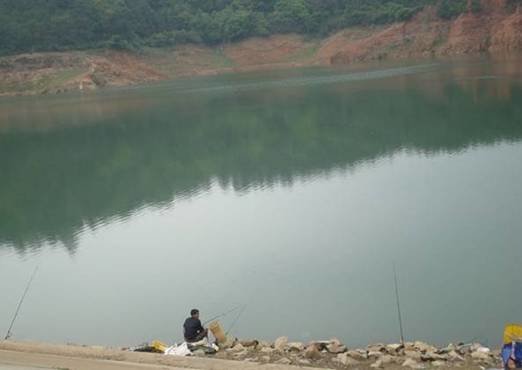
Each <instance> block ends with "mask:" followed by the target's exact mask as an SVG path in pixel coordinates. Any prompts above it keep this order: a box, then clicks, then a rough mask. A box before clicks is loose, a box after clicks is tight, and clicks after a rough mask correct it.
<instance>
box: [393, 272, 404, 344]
mask: <svg viewBox="0 0 522 370" xmlns="http://www.w3.org/2000/svg"><path fill="white" fill-rule="evenodd" d="M393 277H394V280H395V300H396V302H397V316H398V317H399V329H400V332H401V344H402V345H404V330H403V328H402V313H401V301H400V298H399V282H398V279H397V268H396V267H395V263H394V264H393Z"/></svg>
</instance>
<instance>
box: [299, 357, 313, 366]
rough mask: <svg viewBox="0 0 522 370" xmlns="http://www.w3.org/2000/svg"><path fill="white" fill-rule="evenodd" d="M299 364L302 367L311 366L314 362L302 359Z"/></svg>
mask: <svg viewBox="0 0 522 370" xmlns="http://www.w3.org/2000/svg"><path fill="white" fill-rule="evenodd" d="M298 362H299V364H300V365H311V364H312V362H311V361H310V360H307V359H304V358H302V359H300V360H299V361H298Z"/></svg>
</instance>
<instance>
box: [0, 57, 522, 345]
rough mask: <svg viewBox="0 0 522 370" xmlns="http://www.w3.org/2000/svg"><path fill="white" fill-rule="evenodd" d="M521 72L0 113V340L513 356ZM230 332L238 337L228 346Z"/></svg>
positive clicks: (381, 79)
mask: <svg viewBox="0 0 522 370" xmlns="http://www.w3.org/2000/svg"><path fill="white" fill-rule="evenodd" d="M521 163H522V60H521V59H517V58H513V59H508V60H488V59H475V60H467V61H454V62H448V61H445V62H438V61H434V62H422V63H412V64H410V65H401V66H391V65H389V66H383V65H375V66H372V67H368V68H367V69H365V70H363V69H357V68H352V69H349V70H348V69H302V70H293V71H280V72H270V73H269V72H263V73H253V74H240V75H225V76H219V77H206V78H196V79H187V80H178V81H174V82H169V83H163V84H159V85H152V86H145V87H139V88H127V89H114V90H108V91H104V92H99V93H87V94H83V95H75V94H71V95H61V96H53V97H24V98H21V97H20V98H2V99H0V294H1V299H0V335H2V337H3V336H4V335H5V334H4V333H5V331H6V330H7V327H8V325H9V321H10V319H11V317H12V314H13V313H14V310H15V308H16V305H17V303H18V300H19V298H20V295H21V294H22V292H23V289H24V287H25V285H26V283H27V280H28V279H29V277H30V275H31V273H32V271H33V269H34V268H35V266H39V271H38V273H37V275H36V278H35V280H34V283H33V285H32V286H31V289H30V291H29V294H28V296H27V298H26V300H25V302H24V305H23V307H22V310H21V312H20V315H19V317H18V319H17V322H16V324H15V328H14V330H13V333H14V336H13V339H16V340H38V341H51V342H58V343H65V342H73V343H82V344H108V345H134V344H139V343H141V342H144V341H148V340H152V339H160V340H163V341H165V342H173V341H176V340H179V339H180V338H181V336H182V332H181V325H182V322H183V320H184V319H185V317H186V316H187V313H188V311H189V310H190V309H191V308H193V307H198V308H199V309H200V310H201V312H202V318H203V319H205V318H208V317H210V316H214V315H217V314H219V313H221V312H224V311H227V310H228V309H230V308H232V307H234V306H237V305H243V304H245V305H246V309H245V311H244V313H243V315H242V316H241V317H240V318H239V320H238V321H237V323H236V324H235V325H234V327H233V330H232V333H233V334H234V335H236V336H239V337H242V338H258V339H274V338H276V337H278V336H281V335H287V336H289V337H290V338H291V339H293V340H302V341H307V340H311V339H328V338H331V337H338V338H340V339H341V340H343V341H344V342H345V343H347V344H348V345H365V344H367V343H369V342H394V341H397V340H398V335H399V334H398V333H399V329H398V324H397V314H396V306H395V296H394V285H393V265H394V264H395V265H396V266H397V272H398V278H399V288H400V297H401V304H402V310H403V319H404V330H405V335H406V338H407V339H419V340H426V341H430V342H434V343H436V344H443V343H447V342H450V341H471V340H477V341H481V342H483V343H484V344H487V345H490V346H496V345H498V344H499V342H500V340H501V334H502V329H503V325H504V324H505V323H506V322H510V321H522V313H521V312H522V311H521V307H522V295H521V294H519V293H520V290H521V288H520V287H521V284H522V277H521V274H520V272H521V265H522V227H521V226H522V164H521ZM234 319H235V316H234V315H229V316H227V317H225V318H224V319H223V320H222V322H223V324H224V326H225V328H228V327H229V326H230V325H231V324H232V322H233V321H234Z"/></svg>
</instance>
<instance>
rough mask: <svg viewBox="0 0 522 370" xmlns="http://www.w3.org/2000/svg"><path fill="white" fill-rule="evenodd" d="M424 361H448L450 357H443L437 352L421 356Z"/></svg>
mask: <svg viewBox="0 0 522 370" xmlns="http://www.w3.org/2000/svg"><path fill="white" fill-rule="evenodd" d="M421 360H422V361H447V360H448V355H441V354H438V353H435V352H427V353H424V354H421Z"/></svg>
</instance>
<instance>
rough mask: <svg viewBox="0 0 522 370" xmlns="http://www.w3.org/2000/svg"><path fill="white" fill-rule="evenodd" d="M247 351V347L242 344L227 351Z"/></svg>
mask: <svg viewBox="0 0 522 370" xmlns="http://www.w3.org/2000/svg"><path fill="white" fill-rule="evenodd" d="M244 350H245V347H243V345H242V344H241V343H237V344H236V345H235V346H234V347H232V348H229V349H227V351H233V352H242V351H244Z"/></svg>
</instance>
